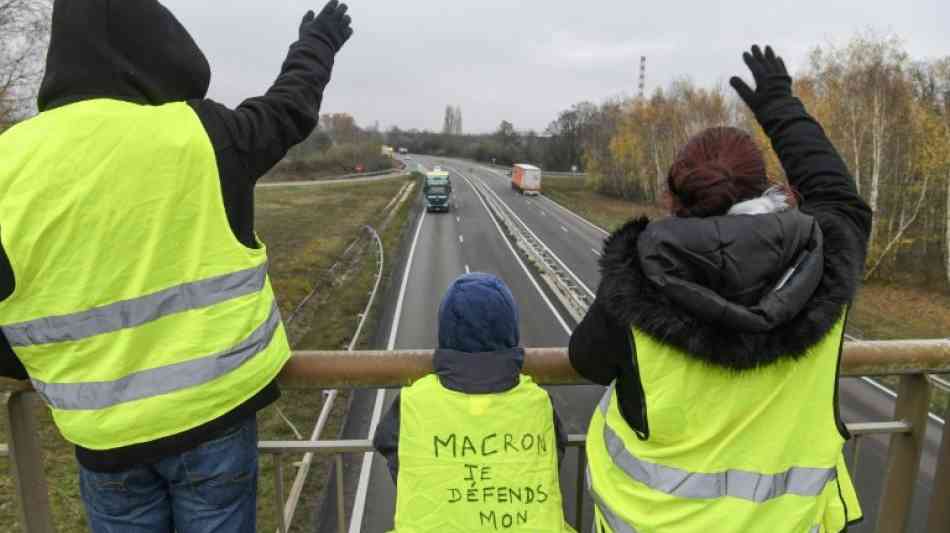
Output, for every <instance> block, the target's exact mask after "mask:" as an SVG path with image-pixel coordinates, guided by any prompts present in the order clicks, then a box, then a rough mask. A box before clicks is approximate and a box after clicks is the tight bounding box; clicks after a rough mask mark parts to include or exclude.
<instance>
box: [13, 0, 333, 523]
mask: <svg viewBox="0 0 950 533" xmlns="http://www.w3.org/2000/svg"><path fill="white" fill-rule="evenodd" d="M235 31H240V30H238V29H237V28H235ZM351 34H352V29H351V28H350V18H349V16H348V15H347V14H346V6H345V5H340V4H338V3H337V2H336V0H334V1H332V2H330V3H329V4H328V5H327V6H326V8H324V10H323V11H322V12H321V13H320V14H319V15H316V14H314V12H312V11H311V12H309V13H308V14H307V15H306V16H305V17H304V19H303V22H302V24H301V26H300V34H299V39H298V40H297V41H296V42H295V43H294V44H293V45H292V46H291V48H290V52H289V54H288V55H287V59H286V61H285V63H284V66H283V69H282V71H281V73H280V76H279V77H278V78H277V81H276V82H275V83H274V85H273V87H271V89H270V90H269V91H268V92H267V94H266V95H264V96H261V97H258V98H252V99H249V100H247V101H245V102H244V103H242V104H241V105H240V106H238V107H237V108H236V109H234V110H231V109H228V108H226V107H225V106H223V105H221V104H218V103H215V102H213V101H211V100H208V99H206V98H205V95H206V92H207V90H208V86H209V82H210V67H209V65H208V62H207V60H206V59H205V57H204V55H203V54H202V52H201V50H200V49H199V48H198V47H197V45H196V44H195V43H194V41H193V40H192V38H191V36H190V35H189V34H188V32H187V31H186V30H185V28H184V27H183V26H182V25H181V24H180V23H179V21H178V20H177V19H176V18H175V17H174V16H173V15H172V13H171V12H169V11H168V10H167V9H166V8H165V7H164V6H163V5H162V4H160V3H159V2H157V1H156V0H122V1H117V2H106V1H102V0H56V2H55V4H54V7H53V20H52V36H51V42H50V49H49V54H48V59H47V65H46V74H45V78H44V79H43V83H42V86H41V89H40V93H39V101H38V107H39V111H40V113H39V115H38V116H36V117H35V118H32V119H30V120H27V121H25V122H22V123H20V124H18V125H16V126H14V127H13V128H12V129H10V130H8V131H6V132H5V133H4V134H3V135H2V136H0V161H3V164H2V165H0V243H2V247H0V331H2V336H0V337H2V340H0V373H2V374H3V375H5V376H8V377H14V378H20V379H23V378H29V379H30V380H31V381H32V384H33V386H34V387H35V389H36V391H37V392H38V393H39V394H40V395H41V396H42V397H43V399H44V400H45V401H46V403H47V404H48V405H49V408H50V409H51V411H52V414H53V418H54V420H55V423H56V425H57V426H58V428H59V430H60V432H61V433H62V435H63V436H64V437H65V438H66V439H67V440H68V441H70V442H71V443H74V444H75V446H76V456H77V459H78V461H79V464H80V477H81V490H82V497H83V500H84V503H85V505H86V510H87V516H88V519H89V523H90V526H91V529H92V530H93V531H95V532H111V531H122V532H123V533H129V532H133V533H134V532H143V533H144V532H150V533H151V532H171V531H177V532H178V533H188V532H207V531H228V532H240V531H248V532H249V531H254V528H255V509H256V486H257V452H256V444H257V443H256V441H257V437H256V435H257V429H256V428H257V426H256V422H255V419H256V413H257V411H258V410H260V409H262V408H264V407H265V406H267V405H268V404H270V403H272V402H274V401H275V400H276V399H277V397H278V396H279V391H278V388H277V385H276V381H275V378H276V376H277V374H278V372H279V371H280V370H281V368H282V367H283V365H284V363H285V362H286V361H287V359H288V357H289V356H290V349H289V347H288V344H287V337H286V334H285V332H284V329H283V326H282V324H281V317H280V313H279V311H278V308H277V304H276V302H275V301H274V293H273V291H272V289H271V285H270V281H269V279H268V276H267V252H266V249H265V247H264V245H263V243H261V242H260V241H259V240H258V239H257V237H256V236H255V233H254V229H253V219H254V214H253V213H254V185H255V183H256V181H257V179H258V178H259V177H261V176H262V175H263V174H264V173H265V172H266V171H267V170H268V169H270V168H271V167H272V166H273V165H274V164H275V163H277V162H278V161H279V160H280V159H281V158H282V157H283V156H284V155H285V153H286V152H287V150H288V149H289V148H290V147H291V146H293V145H294V144H296V143H298V142H300V141H302V140H303V139H305V138H306V137H307V136H308V135H309V134H310V132H311V131H312V130H313V129H314V127H315V126H316V122H317V116H318V110H319V107H320V102H321V99H322V95H323V91H324V88H325V87H326V86H327V84H328V83H329V81H330V73H331V70H332V67H333V62H334V57H335V55H336V53H337V52H338V51H339V50H340V48H341V47H342V46H343V44H344V43H345V42H346V40H347V39H348V38H349V37H350V35H351Z"/></svg>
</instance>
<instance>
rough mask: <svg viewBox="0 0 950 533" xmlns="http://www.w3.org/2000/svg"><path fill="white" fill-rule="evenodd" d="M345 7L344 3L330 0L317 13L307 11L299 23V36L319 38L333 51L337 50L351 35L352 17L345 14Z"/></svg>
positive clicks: (302, 37)
mask: <svg viewBox="0 0 950 533" xmlns="http://www.w3.org/2000/svg"><path fill="white" fill-rule="evenodd" d="M347 9H348V8H347V6H346V4H341V3H340V2H339V1H338V0H330V2H328V3H327V5H326V6H324V7H323V11H321V12H320V14H319V15H315V14H314V13H313V11H308V12H307V14H306V15H304V17H303V22H302V23H301V24H300V38H301V39H307V38H314V39H319V40H320V41H322V42H324V43H326V45H327V46H329V47H330V48H331V49H333V51H334V52H339V51H340V48H343V45H344V44H345V43H346V41H347V40H349V38H350V36H352V35H353V28H351V27H350V22H352V19H351V18H350V16H349V15H347V14H346V10H347Z"/></svg>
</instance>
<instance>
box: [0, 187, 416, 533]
mask: <svg viewBox="0 0 950 533" xmlns="http://www.w3.org/2000/svg"><path fill="white" fill-rule="evenodd" d="M404 184H405V181H404V180H396V179H393V180H386V181H381V182H374V183H364V184H353V185H328V186H324V187H320V188H313V189H310V188H294V189H266V190H263V189H262V190H260V191H259V192H258V195H257V231H258V233H259V234H260V235H261V238H262V240H263V241H264V242H266V243H267V244H268V248H269V256H270V258H271V262H270V273H271V279H272V283H273V285H274V290H275V292H276V293H277V298H278V302H279V305H280V308H281V311H282V313H283V314H284V316H285V317H286V316H287V315H288V314H289V313H290V311H291V310H292V309H294V308H295V307H296V305H297V303H298V302H300V301H301V299H303V298H304V297H305V296H306V295H307V294H308V293H309V292H310V291H312V290H313V289H314V287H316V286H317V285H318V284H319V283H321V282H322V280H321V275H322V273H323V272H325V271H326V270H327V269H328V268H329V267H330V265H331V264H333V263H334V262H335V261H336V259H337V258H338V257H339V256H340V255H341V254H342V252H343V250H344V249H345V248H346V246H347V245H348V244H349V243H350V242H352V241H353V240H354V239H355V238H356V237H357V236H358V235H359V233H360V232H361V231H362V227H363V226H364V225H366V224H377V223H378V220H379V219H380V215H381V212H382V211H383V208H384V207H385V206H386V204H387V203H389V201H390V200H391V199H392V198H393V197H394V196H395V195H396V193H397V192H398V191H399V190H400V188H401V187H402V186H403V185H404ZM406 210H407V207H405V206H404V207H403V209H402V210H401V211H402V218H401V219H398V217H397V219H398V220H396V221H394V223H393V224H392V225H391V226H390V229H391V230H395V229H398V227H399V226H400V224H404V223H405V221H406V220H407V218H408V215H407V214H406V213H407V211H406ZM397 235H398V234H397ZM383 239H384V242H386V244H387V258H388V255H389V254H390V253H394V252H395V250H394V249H391V247H392V242H398V238H393V237H392V234H391V233H390V232H387V233H386V234H384V235H383ZM387 241H389V242H387ZM373 250H375V247H374V248H373ZM367 257H369V258H370V259H372V258H374V257H375V251H373V252H371V254H370V255H368V256H367ZM363 263H364V264H362V265H361V266H360V268H358V269H356V270H355V271H352V272H350V274H349V277H348V279H347V280H346V281H345V282H344V283H342V284H339V285H334V286H331V287H329V288H328V292H327V294H326V295H325V297H324V298H321V299H320V300H319V301H320V302H321V303H320V306H321V307H320V309H318V311H317V312H315V313H313V316H314V319H313V322H312V323H311V324H309V331H308V333H307V335H306V336H305V337H304V338H303V339H302V340H301V342H300V344H299V345H298V346H295V348H301V349H318V348H322V349H339V348H341V347H345V346H346V344H348V342H349V340H350V335H352V333H353V331H354V329H355V327H356V324H357V321H358V317H357V315H358V314H359V313H360V312H362V311H363V307H364V306H365V304H366V301H367V297H368V294H369V292H370V290H371V288H372V284H373V282H374V281H375V276H376V261H375V260H366V261H364V262H363ZM364 335H365V336H364V339H367V342H368V339H370V338H371V335H372V330H369V331H367V332H366V333H365V334H364ZM322 404H323V396H322V394H321V393H320V392H319V391H307V392H304V391H285V392H284V394H283V397H282V398H281V400H280V401H279V402H277V403H276V404H275V405H273V406H271V407H269V408H268V409H266V410H264V411H262V412H261V413H260V415H259V417H258V420H259V431H260V438H261V439H267V440H283V439H294V438H296V435H295V434H294V432H293V431H292V430H291V429H290V426H289V425H288V424H287V422H286V421H285V420H284V418H286V419H287V420H290V421H291V423H292V424H293V425H294V426H296V427H297V428H298V430H299V431H300V433H302V434H304V437H305V438H309V436H310V432H311V431H312V430H313V426H314V423H315V422H316V417H317V415H318V414H319V412H320V409H321V407H322ZM346 405H347V398H346V396H345V395H342V396H341V397H338V399H337V406H338V407H337V409H335V410H334V412H333V415H332V416H331V418H330V421H329V423H328V425H327V428H326V430H325V433H324V435H326V436H330V437H333V436H335V435H336V434H337V432H338V428H339V426H340V422H341V420H342V416H343V411H344V410H345V407H346ZM278 409H279V411H278ZM36 416H37V424H38V427H39V431H40V440H41V443H42V446H43V452H44V459H45V473H46V479H47V482H48V485H49V490H50V504H51V507H52V514H53V523H54V526H55V527H56V530H57V531H59V532H60V533H78V532H85V531H88V528H87V525H86V520H85V513H84V510H83V507H82V502H81V499H80V494H79V483H78V473H77V467H76V463H75V459H74V455H73V450H72V446H71V445H69V444H68V443H67V442H65V441H64V440H63V439H62V437H60V435H59V433H58V431H57V430H56V429H55V427H54V426H53V424H52V422H51V419H50V416H49V411H48V410H47V409H46V408H45V407H43V406H40V405H38V406H37V408H36ZM6 441H7V430H6V423H5V420H3V419H2V417H0V442H6ZM298 459H299V457H296V456H295V457H294V459H293V460H294V461H296V460H298ZM290 463H291V460H289V459H288V460H287V461H286V462H285V464H284V466H285V468H284V471H285V473H286V478H285V487H287V490H289V487H290V484H291V483H292V482H293V477H294V475H295V474H296V469H295V468H293V465H292V464H290ZM326 471H327V470H326V465H325V464H323V462H321V461H315V462H314V466H313V468H312V470H311V473H310V477H309V480H308V483H307V485H306V486H305V489H304V494H303V497H302V498H301V500H300V507H299V508H298V510H297V514H296V518H295V520H294V528H293V531H304V530H307V531H309V530H310V529H312V528H311V526H312V519H313V516H312V514H313V506H314V503H315V500H316V496H317V494H319V490H320V488H321V486H322V483H323V479H324V478H325V474H326ZM273 487H274V483H273V461H271V460H270V459H269V458H267V457H262V458H261V475H260V484H259V493H258V530H259V531H275V530H276V527H277V526H276V524H277V522H276V516H277V515H276V508H275V503H274V498H273V490H274V488H273ZM17 512H18V511H17V503H16V501H15V490H14V486H13V480H12V478H11V476H10V475H9V473H8V472H4V473H3V474H2V475H0V524H2V527H0V529H2V530H3V531H17V530H19V528H20V527H21V526H20V524H19V521H18V518H17Z"/></svg>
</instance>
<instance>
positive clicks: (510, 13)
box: [165, 0, 950, 131]
mask: <svg viewBox="0 0 950 533" xmlns="http://www.w3.org/2000/svg"><path fill="white" fill-rule="evenodd" d="M349 3H350V8H351V13H352V16H353V19H354V28H355V29H356V35H355V36H354V38H353V40H352V41H351V42H350V43H349V44H348V45H347V46H346V48H345V49H344V50H343V52H342V53H341V54H340V56H339V57H338V59H337V67H336V70H335V73H334V79H333V82H332V84H331V86H330V88H329V89H328V90H327V93H326V99H325V102H324V111H325V112H339V111H346V112H350V113H352V114H353V115H355V116H356V118H357V120H358V121H359V122H360V123H361V124H364V125H365V124H371V123H372V122H374V121H377V120H378V121H379V122H380V124H381V125H382V126H383V127H388V126H390V125H394V124H396V125H399V126H400V127H403V128H429V129H438V128H439V127H440V125H441V121H442V113H443V111H444V109H445V106H446V105H447V104H450V103H451V104H457V105H461V106H462V109H463V112H464V118H465V126H466V128H467V129H468V130H474V131H489V130H492V129H494V127H495V126H496V125H497V124H498V123H499V122H500V121H501V120H510V121H512V122H513V123H514V124H515V125H516V126H517V127H518V128H519V129H529V128H532V129H536V130H542V129H544V127H545V126H546V124H547V123H548V122H549V121H550V120H551V119H553V118H554V116H555V115H556V113H557V112H558V111H559V110H561V109H564V108H566V107H568V106H570V105H571V104H573V103H575V102H578V101H581V100H593V101H598V100H601V99H603V98H607V97H611V96H616V95H620V94H632V92H633V91H634V90H635V87H636V84H637V69H638V66H639V58H640V56H641V55H646V56H648V88H649V89H652V88H654V87H656V86H658V85H666V84H667V83H668V82H669V81H670V80H672V79H674V78H678V77H682V76H684V75H688V76H690V77H691V78H692V79H694V80H695V81H697V82H699V83H703V84H711V83H717V82H720V81H722V80H724V79H727V78H728V77H729V76H731V75H733V74H736V73H741V74H744V66H743V65H742V62H741V59H740V54H741V52H742V50H743V49H744V48H745V47H747V46H748V45H749V44H750V43H753V42H769V43H772V44H774V45H775V46H776V48H777V49H778V50H780V52H782V53H783V54H784V55H785V56H786V58H787V60H788V62H789V63H790V65H791V66H792V67H793V68H796V67H799V68H800V67H802V66H804V64H805V60H806V54H807V52H808V50H809V49H811V48H812V47H814V46H816V45H819V44H823V43H826V42H828V41H837V42H843V41H844V40H846V39H847V38H849V37H850V36H851V35H853V34H854V33H855V32H857V31H860V30H862V29H864V28H867V27H875V28H879V29H881V30H885V31H893V32H895V33H897V34H898V35H900V36H901V37H902V38H903V39H904V40H905V43H906V45H907V49H908V51H909V52H910V53H911V55H912V56H914V57H918V58H924V57H938V56H943V55H947V54H950V34H948V33H947V32H945V31H944V29H943V24H944V22H945V21H947V20H950V3H948V2H945V1H943V0H910V1H907V2H902V3H895V2H893V1H885V0H833V1H828V0H800V1H787V2H779V1H776V2H771V3H768V2H761V1H752V0H733V1H722V2H718V3H717V2H709V1H702V2H699V1H696V2H693V1H690V2H684V1H665V2H654V3H650V4H647V3H643V2H632V1H629V0H624V1H620V0H617V1H601V2H586V3H580V2H562V1H550V0H548V1H540V0H527V1H521V2H511V1H501V0H481V1H478V2H476V1H472V0H454V1H451V2H447V1H441V2H436V1H432V0H410V1H404V2H392V1H380V0H372V1H369V0H352V1H351V2H349ZM165 4H166V5H167V6H168V7H169V8H171V9H172V10H173V11H174V12H175V13H176V14H177V15H178V16H179V18H181V19H182V21H183V22H184V23H185V24H186V25H187V26H188V27H189V29H190V30H191V31H192V33H193V34H194V35H195V37H196V39H197V41H198V42H199V44H201V45H202V47H203V48H204V50H205V52H206V54H207V55H208V58H209V60H210V61H211V63H212V66H213V69H214V70H213V72H214V78H213V82H212V97H214V98H216V99H219V100H221V101H222V102H224V103H226V104H230V105H236V104H237V103H239V102H240V101H241V100H242V99H243V98H245V97H249V96H254V95H255V94H257V93H260V92H262V91H264V90H265V89H266V88H267V86H268V84H269V83H270V82H271V81H272V80H273V78H274V76H275V75H276V74H277V71H278V69H279V67H280V63H281V61H282V60H283V55H284V53H285V51H286V48H287V46H288V45H289V44H290V42H291V41H292V40H293V39H294V38H295V36H296V32H297V25H298V23H299V20H300V17H301V16H302V15H303V14H304V13H305V12H306V10H307V9H315V10H318V9H319V8H320V7H322V4H319V5H318V4H314V3H308V2H303V1H300V0H286V1H280V2H262V1H260V0H254V1H252V0H233V1H230V2H227V3H224V2H221V3H219V2H207V1H204V2H202V1H196V0H165ZM223 6H226V7H223Z"/></svg>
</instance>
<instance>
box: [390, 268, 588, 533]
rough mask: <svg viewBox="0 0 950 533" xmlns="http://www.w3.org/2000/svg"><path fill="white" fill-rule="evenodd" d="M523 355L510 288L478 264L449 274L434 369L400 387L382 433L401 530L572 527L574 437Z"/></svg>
mask: <svg viewBox="0 0 950 533" xmlns="http://www.w3.org/2000/svg"><path fill="white" fill-rule="evenodd" d="M523 363H524V350H523V349H522V348H520V347H519V330H518V308H517V305H516V304H515V301H514V298H513V297H512V295H511V291H509V290H508V287H507V286H505V284H504V283H503V282H502V281H501V280H499V279H498V278H496V277H495V276H492V275H490V274H481V273H472V274H466V275H464V276H462V277H460V278H458V279H457V280H456V281H455V282H453V283H452V285H451V286H450V287H449V290H448V292H447V293H446V295H445V298H444V299H443V301H442V305H441V306H440V307H439V349H438V350H437V351H436V354H435V359H434V361H433V364H434V367H435V373H434V374H431V375H429V376H426V377H424V378H422V379H420V380H419V381H417V382H416V383H414V384H413V385H412V386H410V387H406V388H404V389H403V390H402V391H401V393H400V395H399V396H397V397H396V399H395V400H394V402H393V404H392V406H391V407H390V409H389V412H388V414H387V415H386V417H385V418H384V419H383V420H381V421H380V425H379V428H378V429H377V431H376V437H375V439H374V444H375V446H376V449H377V450H378V451H379V452H380V453H381V454H383V456H384V457H386V460H387V461H388V462H389V469H390V473H391V474H392V476H393V481H395V482H396V517H395V532H397V533H476V532H479V531H502V530H504V531H516V532H523V533H529V532H530V533H559V532H571V531H573V530H572V529H571V528H570V527H569V526H567V525H566V524H565V523H564V515H563V510H562V504H561V489H560V484H559V482H558V479H559V478H558V465H559V464H560V460H561V459H562V458H563V456H564V446H565V443H566V442H567V438H566V436H565V435H564V433H563V431H562V429H561V428H562V426H561V423H560V421H559V420H558V416H557V413H556V412H555V411H554V407H553V405H552V403H551V397H550V396H549V395H548V393H547V392H546V391H544V390H543V389H541V388H540V387H539V386H538V385H536V384H535V383H534V382H533V381H532V380H531V378H530V377H528V376H525V375H522V374H521V366H522V364H523Z"/></svg>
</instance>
